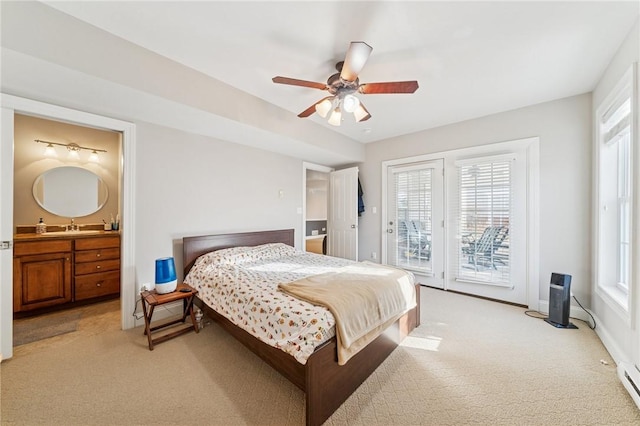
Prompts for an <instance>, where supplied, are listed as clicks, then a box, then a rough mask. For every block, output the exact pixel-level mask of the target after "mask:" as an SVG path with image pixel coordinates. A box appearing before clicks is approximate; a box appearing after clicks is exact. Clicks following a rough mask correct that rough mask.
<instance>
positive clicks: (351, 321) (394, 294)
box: [278, 262, 416, 365]
mask: <svg viewBox="0 0 640 426" xmlns="http://www.w3.org/2000/svg"><path fill="white" fill-rule="evenodd" d="M413 282H414V278H413V274H411V273H409V272H406V271H403V270H401V269H397V268H393V267H390V266H385V265H379V264H377V263H371V262H361V263H358V264H354V265H350V266H346V267H343V268H340V269H339V270H338V271H336V272H328V273H325V274H320V275H313V276H310V277H307V278H303V279H300V280H297V281H293V282H291V283H286V284H280V285H279V286H278V287H279V288H280V290H282V291H284V292H286V293H288V294H291V295H292V296H295V297H297V298H299V299H302V300H306V301H307V302H310V303H313V304H315V305H321V306H325V307H327V308H328V309H329V310H330V311H331V313H332V314H333V316H334V317H335V319H336V337H337V343H338V364H339V365H344V364H345V363H346V362H347V361H348V360H349V359H350V358H351V357H352V356H354V355H355V354H356V353H358V352H359V351H360V350H361V349H362V348H364V347H365V346H366V345H367V344H368V343H369V342H371V341H372V340H374V339H375V338H376V337H378V336H379V335H380V334H381V333H382V332H383V331H384V330H385V329H386V328H387V327H388V326H390V325H391V324H393V323H394V322H395V321H396V320H397V319H398V318H400V317H401V316H402V315H403V314H405V313H406V312H407V311H408V310H410V309H412V308H413V307H415V306H416V294H415V288H414V285H413Z"/></svg>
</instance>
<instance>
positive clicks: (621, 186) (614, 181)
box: [595, 71, 633, 311]
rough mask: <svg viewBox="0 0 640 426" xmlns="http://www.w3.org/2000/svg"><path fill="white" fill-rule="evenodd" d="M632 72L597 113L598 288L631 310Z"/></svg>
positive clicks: (624, 78)
mask: <svg viewBox="0 0 640 426" xmlns="http://www.w3.org/2000/svg"><path fill="white" fill-rule="evenodd" d="M632 75H633V74H632V73H631V71H629V72H627V74H626V75H625V76H624V77H623V79H622V80H621V81H620V82H619V83H618V85H617V86H616V87H615V88H614V90H613V91H612V92H611V94H610V95H609V96H608V97H607V99H606V100H605V102H604V103H603V104H602V105H601V106H600V108H598V110H597V112H596V117H595V119H596V129H597V130H596V137H597V151H598V171H597V180H598V197H597V199H598V202H597V204H596V206H597V211H596V217H597V220H598V235H597V240H598V244H597V252H596V253H597V254H596V262H597V270H598V274H597V288H598V290H599V291H601V292H604V293H605V294H607V295H608V296H609V297H610V298H611V299H612V300H614V301H615V302H617V303H618V305H620V306H621V307H622V308H624V309H625V310H626V311H628V295H629V285H630V277H631V267H632V266H631V265H632V262H631V232H632V217H633V212H632V205H633V204H632V179H633V161H632V158H633V144H632V141H633V132H632V129H633V126H632V117H633V90H632V88H633V80H632Z"/></svg>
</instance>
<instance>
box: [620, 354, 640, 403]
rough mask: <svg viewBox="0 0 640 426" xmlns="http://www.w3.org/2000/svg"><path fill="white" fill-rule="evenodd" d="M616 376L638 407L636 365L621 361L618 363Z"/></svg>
mask: <svg viewBox="0 0 640 426" xmlns="http://www.w3.org/2000/svg"><path fill="white" fill-rule="evenodd" d="M618 377H619V378H620V381H621V382H622V384H623V385H624V387H625V389H627V392H629V395H631V398H633V401H634V402H635V403H636V405H637V406H638V408H640V370H639V369H638V367H637V366H635V365H633V364H630V363H627V362H621V363H620V364H618Z"/></svg>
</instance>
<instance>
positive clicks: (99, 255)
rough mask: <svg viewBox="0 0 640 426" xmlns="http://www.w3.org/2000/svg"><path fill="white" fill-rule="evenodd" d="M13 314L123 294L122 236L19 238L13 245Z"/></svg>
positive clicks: (101, 234) (111, 233) (94, 235)
mask: <svg viewBox="0 0 640 426" xmlns="http://www.w3.org/2000/svg"><path fill="white" fill-rule="evenodd" d="M13 253H14V258H13V309H14V313H27V312H35V311H38V310H41V309H42V310H44V309H45V308H53V307H57V306H59V307H71V306H74V305H75V304H77V303H78V302H87V301H91V300H92V299H95V300H101V299H104V298H108V297H117V296H118V295H119V294H120V236H119V234H117V233H113V232H104V233H99V234H92V235H91V236H88V235H74V236H68V237H67V236H64V235H63V236H55V237H53V236H47V235H46V234H44V235H42V236H21V237H20V238H16V240H15V242H14V251H13Z"/></svg>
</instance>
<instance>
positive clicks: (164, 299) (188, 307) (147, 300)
mask: <svg viewBox="0 0 640 426" xmlns="http://www.w3.org/2000/svg"><path fill="white" fill-rule="evenodd" d="M182 289H185V290H189V291H180V290H182ZM196 294H198V291H197V290H195V289H194V288H192V287H191V286H189V285H187V284H178V286H177V287H176V290H175V291H173V292H171V293H165V294H158V293H157V292H156V291H155V290H151V291H143V292H142V293H140V296H141V297H142V311H143V312H144V334H146V336H147V339H148V340H149V350H150V351H152V350H153V345H154V344H157V343H161V342H164V341H165V340H169V339H173V338H174V337H176V336H180V335H181V334H184V333H187V332H189V331H191V330H194V331H195V332H196V333H198V332H199V331H200V330H199V329H198V324H197V323H196V316H195V314H194V312H193V299H194V297H195V295H196ZM176 300H182V317H181V318H178V319H175V320H173V321H169V322H166V323H163V324H160V325H156V326H153V327H151V317H152V316H153V310H154V308H155V307H156V306H160V305H164V304H165V303H170V302H175V301H176ZM147 305H148V306H149V310H148V312H147ZM187 315H189V316H191V325H190V326H189V327H187V328H181V329H179V330H176V331H174V332H172V333H168V334H165V335H162V336H160V337H156V338H155V339H154V338H152V337H151V333H152V332H153V331H156V330H160V329H163V328H165V327H168V326H170V325H173V324H177V323H179V322H182V323H184V322H185V321H186V319H187Z"/></svg>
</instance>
